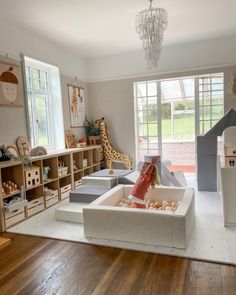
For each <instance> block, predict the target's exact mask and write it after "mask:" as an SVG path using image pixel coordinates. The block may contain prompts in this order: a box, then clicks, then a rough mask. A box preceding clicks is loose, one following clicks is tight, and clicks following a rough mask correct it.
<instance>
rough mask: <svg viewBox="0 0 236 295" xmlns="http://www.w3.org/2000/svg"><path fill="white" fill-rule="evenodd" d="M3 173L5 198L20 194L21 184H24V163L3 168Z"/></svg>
mask: <svg viewBox="0 0 236 295" xmlns="http://www.w3.org/2000/svg"><path fill="white" fill-rule="evenodd" d="M1 175H2V188H3V189H4V193H3V194H2V196H3V198H7V197H9V196H13V195H16V194H18V193H19V192H20V188H21V186H24V178H23V165H16V166H11V167H5V168H2V169H1Z"/></svg>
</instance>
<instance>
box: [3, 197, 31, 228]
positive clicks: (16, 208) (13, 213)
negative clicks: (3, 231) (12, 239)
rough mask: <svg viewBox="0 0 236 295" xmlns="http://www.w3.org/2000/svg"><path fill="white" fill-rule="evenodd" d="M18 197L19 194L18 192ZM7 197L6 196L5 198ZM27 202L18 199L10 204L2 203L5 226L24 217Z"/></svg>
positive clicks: (9, 225)
mask: <svg viewBox="0 0 236 295" xmlns="http://www.w3.org/2000/svg"><path fill="white" fill-rule="evenodd" d="M19 197H20V194H19ZM9 198H10V197H9ZM6 199H7V198H6ZM26 204H27V201H26V200H19V201H17V202H14V203H12V204H11V205H4V219H5V225H6V228H9V227H11V226H12V225H14V224H16V223H18V222H20V221H22V220H24V219H25V208H24V206H25V205H26Z"/></svg>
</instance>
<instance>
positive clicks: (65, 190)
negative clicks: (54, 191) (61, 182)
mask: <svg viewBox="0 0 236 295" xmlns="http://www.w3.org/2000/svg"><path fill="white" fill-rule="evenodd" d="M67 191H71V184H67V185H65V186H63V187H61V194H63V193H64V192H67Z"/></svg>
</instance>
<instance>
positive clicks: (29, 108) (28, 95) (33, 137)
mask: <svg viewBox="0 0 236 295" xmlns="http://www.w3.org/2000/svg"><path fill="white" fill-rule="evenodd" d="M27 97H28V112H29V125H30V134H31V137H32V138H31V140H32V143H33V144H32V145H33V146H34V145H35V134H34V128H33V122H34V119H33V103H32V93H31V91H28V92H27Z"/></svg>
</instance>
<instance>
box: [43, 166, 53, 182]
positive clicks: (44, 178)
mask: <svg viewBox="0 0 236 295" xmlns="http://www.w3.org/2000/svg"><path fill="white" fill-rule="evenodd" d="M50 170H51V168H50V167H48V166H47V167H43V180H44V181H47V180H48V179H49V178H48V174H49V172H50Z"/></svg>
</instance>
